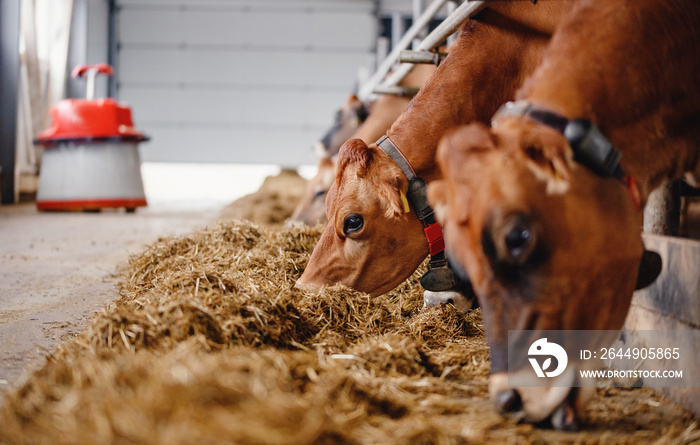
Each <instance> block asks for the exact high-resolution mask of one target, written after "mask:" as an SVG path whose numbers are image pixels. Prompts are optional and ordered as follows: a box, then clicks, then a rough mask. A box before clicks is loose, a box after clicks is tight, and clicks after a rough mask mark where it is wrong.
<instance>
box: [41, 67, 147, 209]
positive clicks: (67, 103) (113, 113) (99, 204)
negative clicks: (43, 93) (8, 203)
mask: <svg viewBox="0 0 700 445" xmlns="http://www.w3.org/2000/svg"><path fill="white" fill-rule="evenodd" d="M98 74H106V75H108V76H111V75H112V74H113V70H112V67H111V66H109V65H107V64H99V65H92V66H78V67H76V68H75V69H74V70H73V73H72V76H73V77H74V78H78V77H87V94H86V98H85V99H66V100H62V101H61V102H59V103H57V104H56V105H55V106H53V107H52V108H51V117H52V122H51V127H50V128H48V129H46V130H44V131H42V132H41V133H40V134H39V136H38V137H37V139H36V141H35V143H36V144H38V145H43V146H44V147H46V149H45V150H44V156H43V158H42V165H41V173H40V176H39V189H38V192H37V208H38V209H39V210H99V209H102V208H107V207H112V208H120V207H124V208H126V210H127V211H130V212H132V211H134V210H135V209H136V208H137V207H142V206H145V205H147V203H146V197H145V194H144V190H143V181H142V179H141V161H140V157H139V152H138V144H139V142H142V141H147V140H148V138H147V137H146V136H144V135H143V133H141V132H139V131H138V130H136V129H135V128H134V124H133V121H132V119H131V109H130V108H129V107H128V106H126V105H124V104H120V103H118V102H116V101H115V100H114V99H110V98H106V99H94V92H95V78H96V77H97V75H98Z"/></svg>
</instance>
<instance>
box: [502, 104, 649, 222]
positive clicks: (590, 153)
mask: <svg viewBox="0 0 700 445" xmlns="http://www.w3.org/2000/svg"><path fill="white" fill-rule="evenodd" d="M501 116H525V117H528V118H530V119H532V120H533V121H535V122H539V123H540V124H542V125H546V126H548V127H550V128H554V129H555V130H557V131H558V132H560V133H561V134H562V135H564V138H565V139H566V140H567V142H568V143H569V145H570V146H571V149H572V150H573V152H574V160H575V161H576V162H578V163H579V164H581V165H584V166H585V167H588V168H589V169H591V170H593V171H594V172H595V173H596V174H598V175H600V176H602V177H606V178H607V177H614V178H617V179H619V180H621V181H622V182H624V183H625V184H626V185H627V190H628V192H629V194H630V196H631V197H632V201H633V202H634V205H635V207H636V208H637V210H641V208H642V205H641V201H642V198H641V193H640V191H639V186H638V185H637V183H636V181H635V180H634V177H632V175H628V174H626V173H625V171H624V170H623V169H622V167H621V166H620V159H621V158H622V153H620V151H619V150H617V149H616V148H615V147H613V145H612V143H611V142H610V141H609V140H608V139H607V138H606V137H605V136H604V135H603V133H601V132H600V130H599V129H598V127H596V126H595V125H594V124H593V122H591V121H590V120H589V119H573V120H569V119H567V118H566V117H565V116H562V115H560V114H557V113H555V112H553V111H550V110H548V109H546V108H543V107H540V106H538V105H535V104H532V103H530V102H528V101H526V100H518V101H514V102H506V103H505V104H503V105H501V108H499V109H498V111H497V112H496V114H494V116H493V119H492V120H491V126H492V127H494V128H495V127H496V125H497V119H498V118H499V117H501Z"/></svg>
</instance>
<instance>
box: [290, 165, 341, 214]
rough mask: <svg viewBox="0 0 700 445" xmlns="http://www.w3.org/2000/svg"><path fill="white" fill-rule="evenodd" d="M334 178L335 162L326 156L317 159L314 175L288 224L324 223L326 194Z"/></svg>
mask: <svg viewBox="0 0 700 445" xmlns="http://www.w3.org/2000/svg"><path fill="white" fill-rule="evenodd" d="M334 180H335V162H333V161H332V160H331V159H328V158H321V159H320V160H319V161H318V171H317V172H316V176H314V177H313V178H311V179H310V180H309V182H308V183H307V184H306V190H305V191H304V196H302V197H301V201H299V204H297V207H296V208H295V209H294V212H293V213H292V216H291V217H290V218H289V221H288V225H289V226H299V225H301V224H306V225H309V226H314V225H316V224H325V223H326V222H327V221H328V220H327V219H326V195H327V194H328V190H330V188H331V186H332V185H333V181H334Z"/></svg>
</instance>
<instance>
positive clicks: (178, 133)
mask: <svg viewBox="0 0 700 445" xmlns="http://www.w3.org/2000/svg"><path fill="white" fill-rule="evenodd" d="M150 130H151V131H150V132H149V134H153V135H154V141H152V142H147V143H144V144H142V145H141V147H142V148H145V147H148V149H147V150H144V151H145V153H146V154H147V156H146V157H145V159H144V160H146V161H155V160H166V161H169V162H229V163H253V164H279V165H282V166H285V167H295V166H298V165H300V159H310V160H315V156H314V155H313V150H312V146H311V145H309V141H313V140H315V139H316V138H318V133H317V132H315V131H308V130H303V129H296V130H286V131H285V130H276V131H270V130H269V129H265V128H257V127H248V128H242V127H238V126H234V127H227V128H221V127H211V128H190V127H176V126H172V127H160V126H156V125H153V126H151V129H150ZM156 137H157V142H156V139H155V138H156ZM312 163H315V162H314V161H310V162H306V164H312ZM301 164H303V162H302V163H301Z"/></svg>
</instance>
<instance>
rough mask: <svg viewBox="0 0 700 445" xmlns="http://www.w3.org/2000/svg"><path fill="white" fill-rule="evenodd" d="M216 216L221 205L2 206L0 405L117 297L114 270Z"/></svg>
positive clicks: (0, 250) (0, 217) (0, 239)
mask: <svg viewBox="0 0 700 445" xmlns="http://www.w3.org/2000/svg"><path fill="white" fill-rule="evenodd" d="M217 215H218V208H211V207H210V208H208V209H198V210H183V209H181V208H177V207H172V206H168V205H151V206H149V207H147V208H141V209H138V210H137V212H136V213H135V214H127V213H125V212H124V210H120V211H116V210H109V211H107V210H105V211H103V212H101V213H43V212H42V213H40V212H37V210H36V208H35V206H34V204H20V205H12V206H0V400H1V399H2V396H3V395H4V394H5V393H6V392H7V391H8V390H10V389H11V388H14V387H16V386H17V385H19V384H21V383H22V382H23V381H24V379H25V378H26V377H27V376H28V375H29V373H30V372H31V371H33V370H35V369H36V368H38V367H39V366H40V365H41V364H42V363H43V361H44V356H45V355H46V354H48V353H50V352H51V351H53V350H54V349H55V348H56V346H57V344H58V343H59V342H60V341H62V340H65V339H67V338H69V337H70V336H72V335H74V334H76V333H78V332H80V331H81V330H82V329H83V328H84V327H85V325H86V322H87V320H88V319H89V318H90V317H91V316H92V314H93V312H94V311H97V310H99V309H100V308H101V307H103V306H104V305H105V304H106V303H107V302H109V301H110V300H112V299H114V298H116V296H117V294H116V291H115V286H114V284H115V279H116V277H117V275H116V273H117V271H118V268H119V267H122V266H124V265H125V264H126V261H127V259H128V258H129V256H130V255H133V254H138V253H140V252H141V251H142V250H143V249H144V247H145V246H146V245H147V244H149V243H151V242H154V241H156V240H157V239H158V237H159V236H162V235H168V234H181V233H184V232H189V231H192V230H194V229H197V228H200V227H204V226H206V225H208V224H210V223H211V222H213V221H214V220H215V219H216V216H217Z"/></svg>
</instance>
